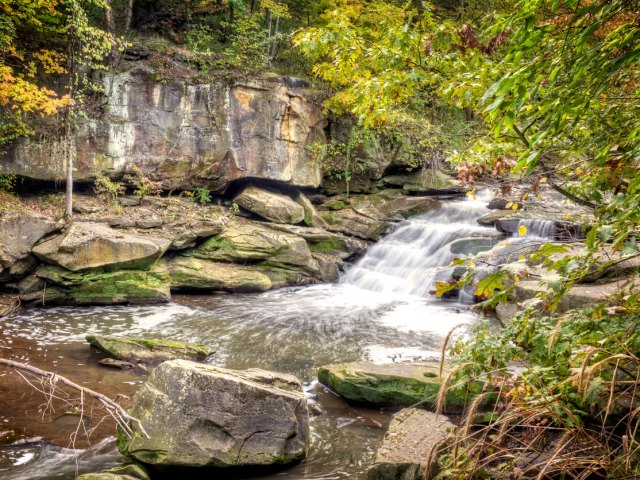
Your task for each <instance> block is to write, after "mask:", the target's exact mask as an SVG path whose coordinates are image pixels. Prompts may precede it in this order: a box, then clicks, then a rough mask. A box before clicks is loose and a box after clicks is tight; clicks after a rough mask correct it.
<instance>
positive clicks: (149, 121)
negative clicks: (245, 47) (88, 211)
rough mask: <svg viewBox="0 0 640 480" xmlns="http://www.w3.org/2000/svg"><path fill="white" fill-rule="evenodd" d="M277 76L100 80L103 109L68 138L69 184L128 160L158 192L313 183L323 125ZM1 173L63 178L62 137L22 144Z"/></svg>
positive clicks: (135, 72)
mask: <svg viewBox="0 0 640 480" xmlns="http://www.w3.org/2000/svg"><path fill="white" fill-rule="evenodd" d="M291 85H294V84H291V82H288V83H285V82H284V81H283V80H277V79H273V80H262V81H259V82H258V81H252V82H244V83H239V82H222V81H221V82H218V83H208V84H194V83H193V82H192V81H189V80H183V79H179V78H174V79H166V78H160V76H159V75H157V74H156V73H155V72H154V70H153V69H152V68H151V67H149V66H147V65H146V64H145V65H142V66H135V67H134V68H132V69H131V70H128V71H125V72H123V73H118V74H115V75H111V76H107V77H106V78H105V80H104V98H103V106H102V107H98V108H97V109H93V113H92V114H91V115H90V117H89V118H88V119H85V120H83V121H82V123H81V124H80V126H79V128H78V133H77V136H76V138H75V149H76V154H77V155H76V171H75V179H76V181H93V180H94V179H95V177H96V175H97V174H104V175H108V176H110V177H112V178H119V177H122V176H123V175H124V174H125V173H126V172H127V171H128V170H129V169H130V168H131V165H133V164H136V165H138V166H139V167H141V168H142V170H143V171H144V172H145V173H146V174H147V175H148V176H149V177H150V178H152V179H153V180H157V181H160V182H162V187H163V188H165V189H167V190H171V189H192V188H195V187H204V188H207V189H209V190H212V191H223V190H224V189H225V188H226V187H227V186H228V185H229V183H230V182H232V181H233V180H237V179H242V178H255V179H266V180H271V181H278V182H284V183H288V184H290V185H294V186H298V187H318V186H319V185H320V183H321V180H322V174H321V169H320V165H319V164H318V163H314V162H312V161H311V160H310V158H309V153H308V149H307V147H308V146H309V145H311V144H312V143H313V142H316V141H322V142H323V141H325V133H324V130H323V128H324V126H325V124H326V120H325V118H324V116H323V114H322V110H321V107H320V106H319V104H317V103H314V102H313V101H310V100H308V99H307V98H306V96H305V91H304V89H302V88H299V87H296V86H291ZM0 173H12V174H18V175H22V176H25V177H28V178H32V179H39V180H62V179H64V178H65V164H64V149H63V145H62V141H61V140H60V139H55V138H42V139H39V140H38V139H30V140H24V141H22V142H20V143H18V144H17V145H15V146H14V147H13V148H12V149H11V150H10V151H9V152H8V153H7V154H6V155H5V156H4V158H0Z"/></svg>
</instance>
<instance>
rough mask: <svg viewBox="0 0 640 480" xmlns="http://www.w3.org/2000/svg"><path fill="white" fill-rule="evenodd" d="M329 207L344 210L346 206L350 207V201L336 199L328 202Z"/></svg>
mask: <svg viewBox="0 0 640 480" xmlns="http://www.w3.org/2000/svg"><path fill="white" fill-rule="evenodd" d="M327 207H329V208H330V209H331V210H334V211H336V210H344V209H345V208H348V207H350V205H349V202H347V201H346V200H336V201H335V202H331V203H327Z"/></svg>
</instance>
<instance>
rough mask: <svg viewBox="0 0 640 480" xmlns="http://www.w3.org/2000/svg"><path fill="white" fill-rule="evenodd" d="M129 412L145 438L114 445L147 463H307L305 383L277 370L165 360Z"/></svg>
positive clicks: (121, 438)
mask: <svg viewBox="0 0 640 480" xmlns="http://www.w3.org/2000/svg"><path fill="white" fill-rule="evenodd" d="M129 413H130V414H131V415H133V416H134V417H136V418H139V419H140V420H141V421H142V424H143V426H144V428H145V429H146V431H147V432H148V434H149V436H150V438H149V439H147V438H145V437H144V436H143V435H141V434H140V433H139V432H136V433H134V435H133V437H132V438H127V437H126V436H124V435H122V434H121V435H119V439H118V448H119V449H120V451H121V452H122V453H123V454H125V455H128V456H130V457H133V458H134V459H136V460H138V461H141V462H143V463H147V464H152V465H158V466H160V465H162V466H189V467H203V466H212V467H230V466H248V465H274V464H286V463H290V462H294V461H296V460H300V459H302V458H304V457H305V456H306V454H307V450H308V447H309V413H308V410H307V400H306V397H305V396H304V393H303V391H302V386H301V384H300V382H299V381H298V380H297V379H296V378H295V377H292V376H290V375H284V374H280V373H273V372H267V371H264V370H257V369H252V370H247V371H234V370H226V369H222V368H217V367H213V366H209V365H201V364H197V363H193V362H189V361H186V360H172V361H169V362H164V363H162V364H160V365H159V366H158V367H157V368H156V369H155V370H154V371H153V373H152V374H151V376H150V377H149V379H148V381H147V382H146V383H145V384H143V386H142V387H141V388H140V390H138V392H137V393H136V395H135V396H134V398H133V404H132V407H131V409H130V412H129Z"/></svg>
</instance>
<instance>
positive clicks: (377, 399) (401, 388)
mask: <svg viewBox="0 0 640 480" xmlns="http://www.w3.org/2000/svg"><path fill="white" fill-rule="evenodd" d="M438 372H439V364H438V363H437V362H420V363H417V362H416V363H413V362H412V363H409V362H406V363H404V362H399V363H388V364H381V365H377V364H373V363H368V362H355V363H343V364H337V365H326V366H323V367H320V368H319V369H318V381H319V382H320V383H322V384H323V385H326V386H327V387H329V388H330V389H331V390H333V391H334V392H335V393H337V394H338V395H340V396H341V397H344V398H346V399H347V400H350V401H353V402H357V403H363V404H367V405H375V406H384V405H416V404H420V405H422V406H433V405H435V403H436V399H437V396H438V392H439V390H440V385H441V383H442V379H441V378H440V377H439V376H438ZM464 403H465V401H464V399H463V398H459V397H457V396H456V395H454V394H451V393H450V394H448V395H447V399H446V405H447V407H448V408H450V409H460V408H461V407H463V406H464Z"/></svg>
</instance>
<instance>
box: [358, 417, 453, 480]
mask: <svg viewBox="0 0 640 480" xmlns="http://www.w3.org/2000/svg"><path fill="white" fill-rule="evenodd" d="M455 428H456V427H455V425H454V424H453V423H451V422H450V421H449V419H448V418H447V417H445V416H443V415H436V414H435V413H431V412H427V411H425V410H420V409H418V408H407V409H404V410H401V411H399V412H398V413H396V414H395V415H394V416H393V420H391V424H390V425H389V430H388V431H387V433H386V434H385V436H384V441H383V443H382V446H381V447H380V448H379V449H378V452H377V453H376V459H375V463H374V465H372V466H371V467H370V468H369V471H368V472H367V480H429V479H431V478H433V477H434V476H435V475H436V474H437V473H438V465H437V458H438V455H439V454H442V453H443V452H444V451H445V450H446V440H447V437H449V435H451V433H452V432H453V431H454V430H455Z"/></svg>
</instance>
